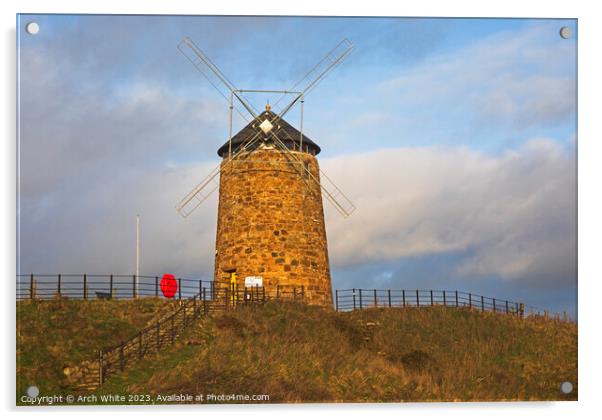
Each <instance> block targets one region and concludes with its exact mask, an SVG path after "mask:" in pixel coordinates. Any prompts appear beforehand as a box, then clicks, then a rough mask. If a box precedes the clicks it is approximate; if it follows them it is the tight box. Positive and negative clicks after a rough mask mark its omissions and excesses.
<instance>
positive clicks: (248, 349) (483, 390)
mask: <svg viewBox="0 0 602 420" xmlns="http://www.w3.org/2000/svg"><path fill="white" fill-rule="evenodd" d="M567 380H568V381H571V382H572V383H573V384H574V385H575V389H574V391H573V393H571V394H570V395H563V394H561V393H560V384H561V382H563V381H567ZM576 384H577V326H576V325H575V324H567V323H561V322H555V321H546V320H540V319H528V320H524V321H519V320H517V319H514V318H511V317H507V316H503V315H496V314H491V313H484V314H482V313H479V312H476V311H475V312H471V311H468V310H462V309H454V308H442V307H434V308H420V309H415V308H408V309H368V310H364V311H356V312H353V313H343V314H338V313H335V312H333V311H329V310H324V309H321V308H317V307H308V306H305V305H303V304H295V303H270V304H268V305H266V306H264V307H254V308H243V309H240V310H238V311H234V312H230V313H224V314H219V315H216V316H215V317H212V318H209V319H204V320H202V321H201V322H199V323H198V325H196V326H195V327H194V328H193V330H192V331H191V332H190V333H189V334H188V335H187V336H186V337H184V339H182V340H180V341H179V343H178V344H177V345H176V346H175V347H173V348H171V349H170V350H169V351H166V352H165V353H163V354H161V355H159V356H156V357H154V358H151V359H149V360H147V361H146V362H145V363H144V365H141V366H139V367H135V368H133V369H131V370H129V371H128V372H127V373H126V374H124V375H123V376H121V377H114V378H112V379H111V380H109V382H108V383H106V384H105V386H103V388H102V389H101V390H100V391H99V393H106V392H122V393H124V392H142V393H151V394H153V393H161V394H171V393H180V392H182V393H195V394H196V393H203V394H208V393H213V394H268V395H270V402H327V401H332V402H361V401H499V400H559V399H569V400H575V399H576V398H577V386H576Z"/></svg>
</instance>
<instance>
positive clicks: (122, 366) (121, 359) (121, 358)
mask: <svg viewBox="0 0 602 420" xmlns="http://www.w3.org/2000/svg"><path fill="white" fill-rule="evenodd" d="M124 346H125V344H124V343H123V341H122V342H121V344H120V345H119V369H121V371H123V370H124V369H125V357H124V356H125V355H124V354H123V347H124Z"/></svg>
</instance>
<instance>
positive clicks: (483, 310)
mask: <svg viewBox="0 0 602 420" xmlns="http://www.w3.org/2000/svg"><path fill="white" fill-rule="evenodd" d="M481 312H485V298H484V297H483V296H481Z"/></svg>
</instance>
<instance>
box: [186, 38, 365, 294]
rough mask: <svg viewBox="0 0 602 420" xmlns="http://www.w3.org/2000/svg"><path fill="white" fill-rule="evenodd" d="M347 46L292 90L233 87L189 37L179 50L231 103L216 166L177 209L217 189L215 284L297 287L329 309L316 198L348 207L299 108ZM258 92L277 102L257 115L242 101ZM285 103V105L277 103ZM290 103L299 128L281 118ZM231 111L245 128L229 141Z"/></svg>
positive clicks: (274, 289)
mask: <svg viewBox="0 0 602 420" xmlns="http://www.w3.org/2000/svg"><path fill="white" fill-rule="evenodd" d="M353 48H354V46H353V44H351V43H350V42H349V41H348V40H346V39H344V40H343V41H341V42H340V43H339V44H338V45H337V46H336V47H335V48H334V49H333V50H332V51H330V52H329V53H328V54H327V55H326V57H324V58H323V59H322V60H321V61H320V62H318V64H317V65H316V66H314V67H313V68H312V69H311V70H310V71H309V72H308V73H307V74H306V75H305V76H304V77H303V78H302V79H301V80H300V81H299V82H297V83H296V84H295V85H294V86H293V87H292V88H291V89H289V90H287V91H276V90H270V91H266V90H261V91H260V90H240V89H237V88H235V87H234V86H233V85H232V83H231V82H230V81H229V80H228V79H227V78H226V77H225V76H224V75H223V74H222V73H221V71H220V70H219V69H218V68H217V67H216V66H215V65H214V64H213V63H212V62H211V60H210V59H209V58H208V57H207V56H206V55H205V53H204V52H203V51H202V50H200V49H199V48H198V47H197V46H196V45H195V44H194V43H193V42H192V41H191V40H190V39H189V38H185V39H184V40H182V42H180V44H179V45H178V49H179V50H180V51H181V52H182V53H183V54H184V55H185V56H186V57H187V58H188V59H189V60H190V61H191V62H192V64H193V65H194V66H195V67H196V68H197V69H198V70H199V71H200V72H201V73H202V74H203V75H204V76H205V77H206V78H207V79H208V80H209V82H210V83H211V84H212V85H213V86H214V87H215V88H216V89H217V90H218V91H219V92H220V93H221V94H222V96H224V98H226V99H227V100H228V102H229V104H230V106H229V108H230V135H229V140H228V141H227V142H226V143H225V144H224V145H223V146H222V147H220V148H219V150H218V151H217V153H218V155H219V156H220V157H221V158H222V162H221V163H220V165H219V166H218V167H216V168H215V169H214V170H213V171H212V172H210V173H209V175H208V176H207V177H206V178H205V179H204V180H203V181H202V182H201V183H199V184H198V185H197V186H196V187H195V188H194V189H193V190H192V191H191V192H190V193H188V194H187V195H186V196H185V197H184V198H183V199H182V200H181V201H180V203H179V204H178V205H177V206H176V208H177V210H178V211H179V212H180V214H182V215H183V216H184V217H186V216H188V215H189V214H190V213H191V212H192V211H194V209H196V208H197V207H198V206H199V205H200V204H201V203H202V202H203V201H205V199H206V198H207V197H208V196H209V195H210V194H211V193H212V192H213V191H215V190H217V189H218V188H219V206H218V223H217V235H216V251H215V273H214V275H215V280H216V281H218V282H224V283H226V282H227V283H228V284H230V285H234V284H235V285H236V287H245V286H246V287H249V286H253V285H259V286H263V287H265V290H266V292H267V293H269V294H270V295H277V294H280V293H290V292H291V290H294V293H299V292H301V290H302V291H303V293H304V296H305V298H306V300H307V301H308V302H309V303H313V304H319V305H330V304H332V288H331V282H330V268H329V262H328V247H327V241H326V229H325V225H324V210H323V206H322V194H323V195H324V197H326V198H327V199H328V201H330V202H331V203H332V204H333V205H334V207H335V208H336V209H337V210H338V211H339V212H340V213H341V214H342V215H343V216H345V217H347V216H349V215H350V214H351V213H352V212H353V211H354V210H355V206H354V205H353V204H352V203H351V202H350V201H349V199H347V197H346V196H345V195H344V194H343V193H342V192H341V190H340V189H339V188H338V187H336V185H334V183H332V181H331V180H330V179H329V178H328V177H327V176H326V175H325V174H324V173H323V172H322V171H321V170H320V168H319V165H318V161H317V159H316V155H318V154H319V153H320V147H319V146H318V145H317V144H316V143H314V142H313V141H312V140H311V139H309V138H308V137H307V136H305V135H304V134H303V132H302V130H303V104H304V98H305V95H307V93H308V92H309V91H310V90H311V89H313V88H314V87H315V86H316V84H317V83H318V82H319V81H320V80H321V79H323V78H324V77H325V76H326V74H327V73H328V72H330V71H331V70H332V69H333V68H334V67H336V66H337V65H338V64H339V63H340V62H341V61H342V60H343V59H344V58H345V57H346V56H347V55H348V54H349V53H350V52H351V51H352V50H353ZM258 92H261V93H269V94H279V95H280V98H279V100H278V101H276V102H275V103H274V106H270V105H269V104H268V105H266V107H265V110H264V111H262V112H258V111H257V110H256V109H255V107H254V106H253V105H252V104H251V102H250V101H248V100H247V98H246V96H245V95H248V94H252V93H258ZM291 97H292V99H291ZM284 98H287V99H288V100H289V103H288V104H287V105H285V106H280V102H282V100H283V99H284ZM297 104H300V111H301V123H300V129H299V130H297V129H296V128H294V127H293V126H292V125H291V124H289V123H288V122H287V121H285V120H284V119H283V116H284V115H285V114H286V113H287V112H288V111H290V110H291V109H292V108H293V107H295V105H297ZM234 110H236V111H237V112H238V113H239V114H240V115H241V116H243V118H245V119H246V120H247V121H248V124H247V125H246V126H245V127H244V128H243V129H242V130H240V131H239V132H238V133H237V134H236V135H234V136H233V135H232V113H233V112H234ZM218 179H219V181H218Z"/></svg>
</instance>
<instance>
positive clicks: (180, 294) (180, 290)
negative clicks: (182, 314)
mask: <svg viewBox="0 0 602 420" xmlns="http://www.w3.org/2000/svg"><path fill="white" fill-rule="evenodd" d="M178 300H182V279H178Z"/></svg>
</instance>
